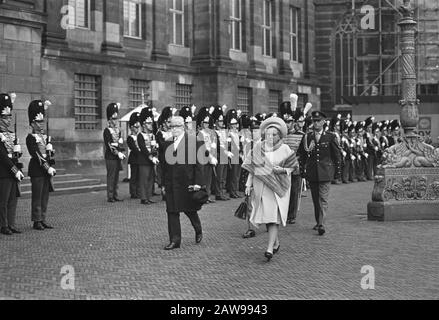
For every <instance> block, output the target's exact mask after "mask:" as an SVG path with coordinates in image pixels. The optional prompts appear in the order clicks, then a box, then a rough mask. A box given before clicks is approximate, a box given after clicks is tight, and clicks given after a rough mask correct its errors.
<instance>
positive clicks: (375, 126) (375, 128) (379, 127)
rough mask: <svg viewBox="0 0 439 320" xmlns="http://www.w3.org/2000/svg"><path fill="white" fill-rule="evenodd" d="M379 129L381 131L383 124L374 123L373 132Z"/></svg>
mask: <svg viewBox="0 0 439 320" xmlns="http://www.w3.org/2000/svg"><path fill="white" fill-rule="evenodd" d="M377 129H378V130H381V122H374V123H372V132H375V131H376V130H377Z"/></svg>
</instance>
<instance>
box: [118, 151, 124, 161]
mask: <svg viewBox="0 0 439 320" xmlns="http://www.w3.org/2000/svg"><path fill="white" fill-rule="evenodd" d="M117 156H118V157H119V159H120V160H123V159H125V158H126V157H125V155H124V154H123V153H122V152H119V153H118V154H117Z"/></svg>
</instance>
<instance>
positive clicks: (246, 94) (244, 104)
mask: <svg viewBox="0 0 439 320" xmlns="http://www.w3.org/2000/svg"><path fill="white" fill-rule="evenodd" d="M251 106H252V89H251V88H247V87H238V97H237V107H238V109H240V110H242V113H251V112H252V110H251V109H252V107H251Z"/></svg>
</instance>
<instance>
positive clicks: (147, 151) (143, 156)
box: [137, 107, 159, 205]
mask: <svg viewBox="0 0 439 320" xmlns="http://www.w3.org/2000/svg"><path fill="white" fill-rule="evenodd" d="M139 122H140V123H141V125H142V132H140V133H139V134H138V136H137V143H138V145H139V149H140V153H139V158H138V163H139V182H140V198H141V201H140V203H141V204H145V205H149V204H152V203H154V201H152V200H151V198H152V193H153V186H154V166H155V165H158V164H159V158H158V157H159V155H158V145H157V142H156V138H155V136H154V133H153V131H154V114H153V110H152V108H151V107H145V108H143V109H142V111H141V112H140V117H139Z"/></svg>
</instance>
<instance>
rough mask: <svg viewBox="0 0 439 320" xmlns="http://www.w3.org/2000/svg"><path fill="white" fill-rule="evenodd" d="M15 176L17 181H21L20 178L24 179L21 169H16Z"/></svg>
mask: <svg viewBox="0 0 439 320" xmlns="http://www.w3.org/2000/svg"><path fill="white" fill-rule="evenodd" d="M15 178H17V180H18V181H21V180H23V179H24V174H23V173H22V172H21V171H18V172H17V173H16V174H15Z"/></svg>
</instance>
